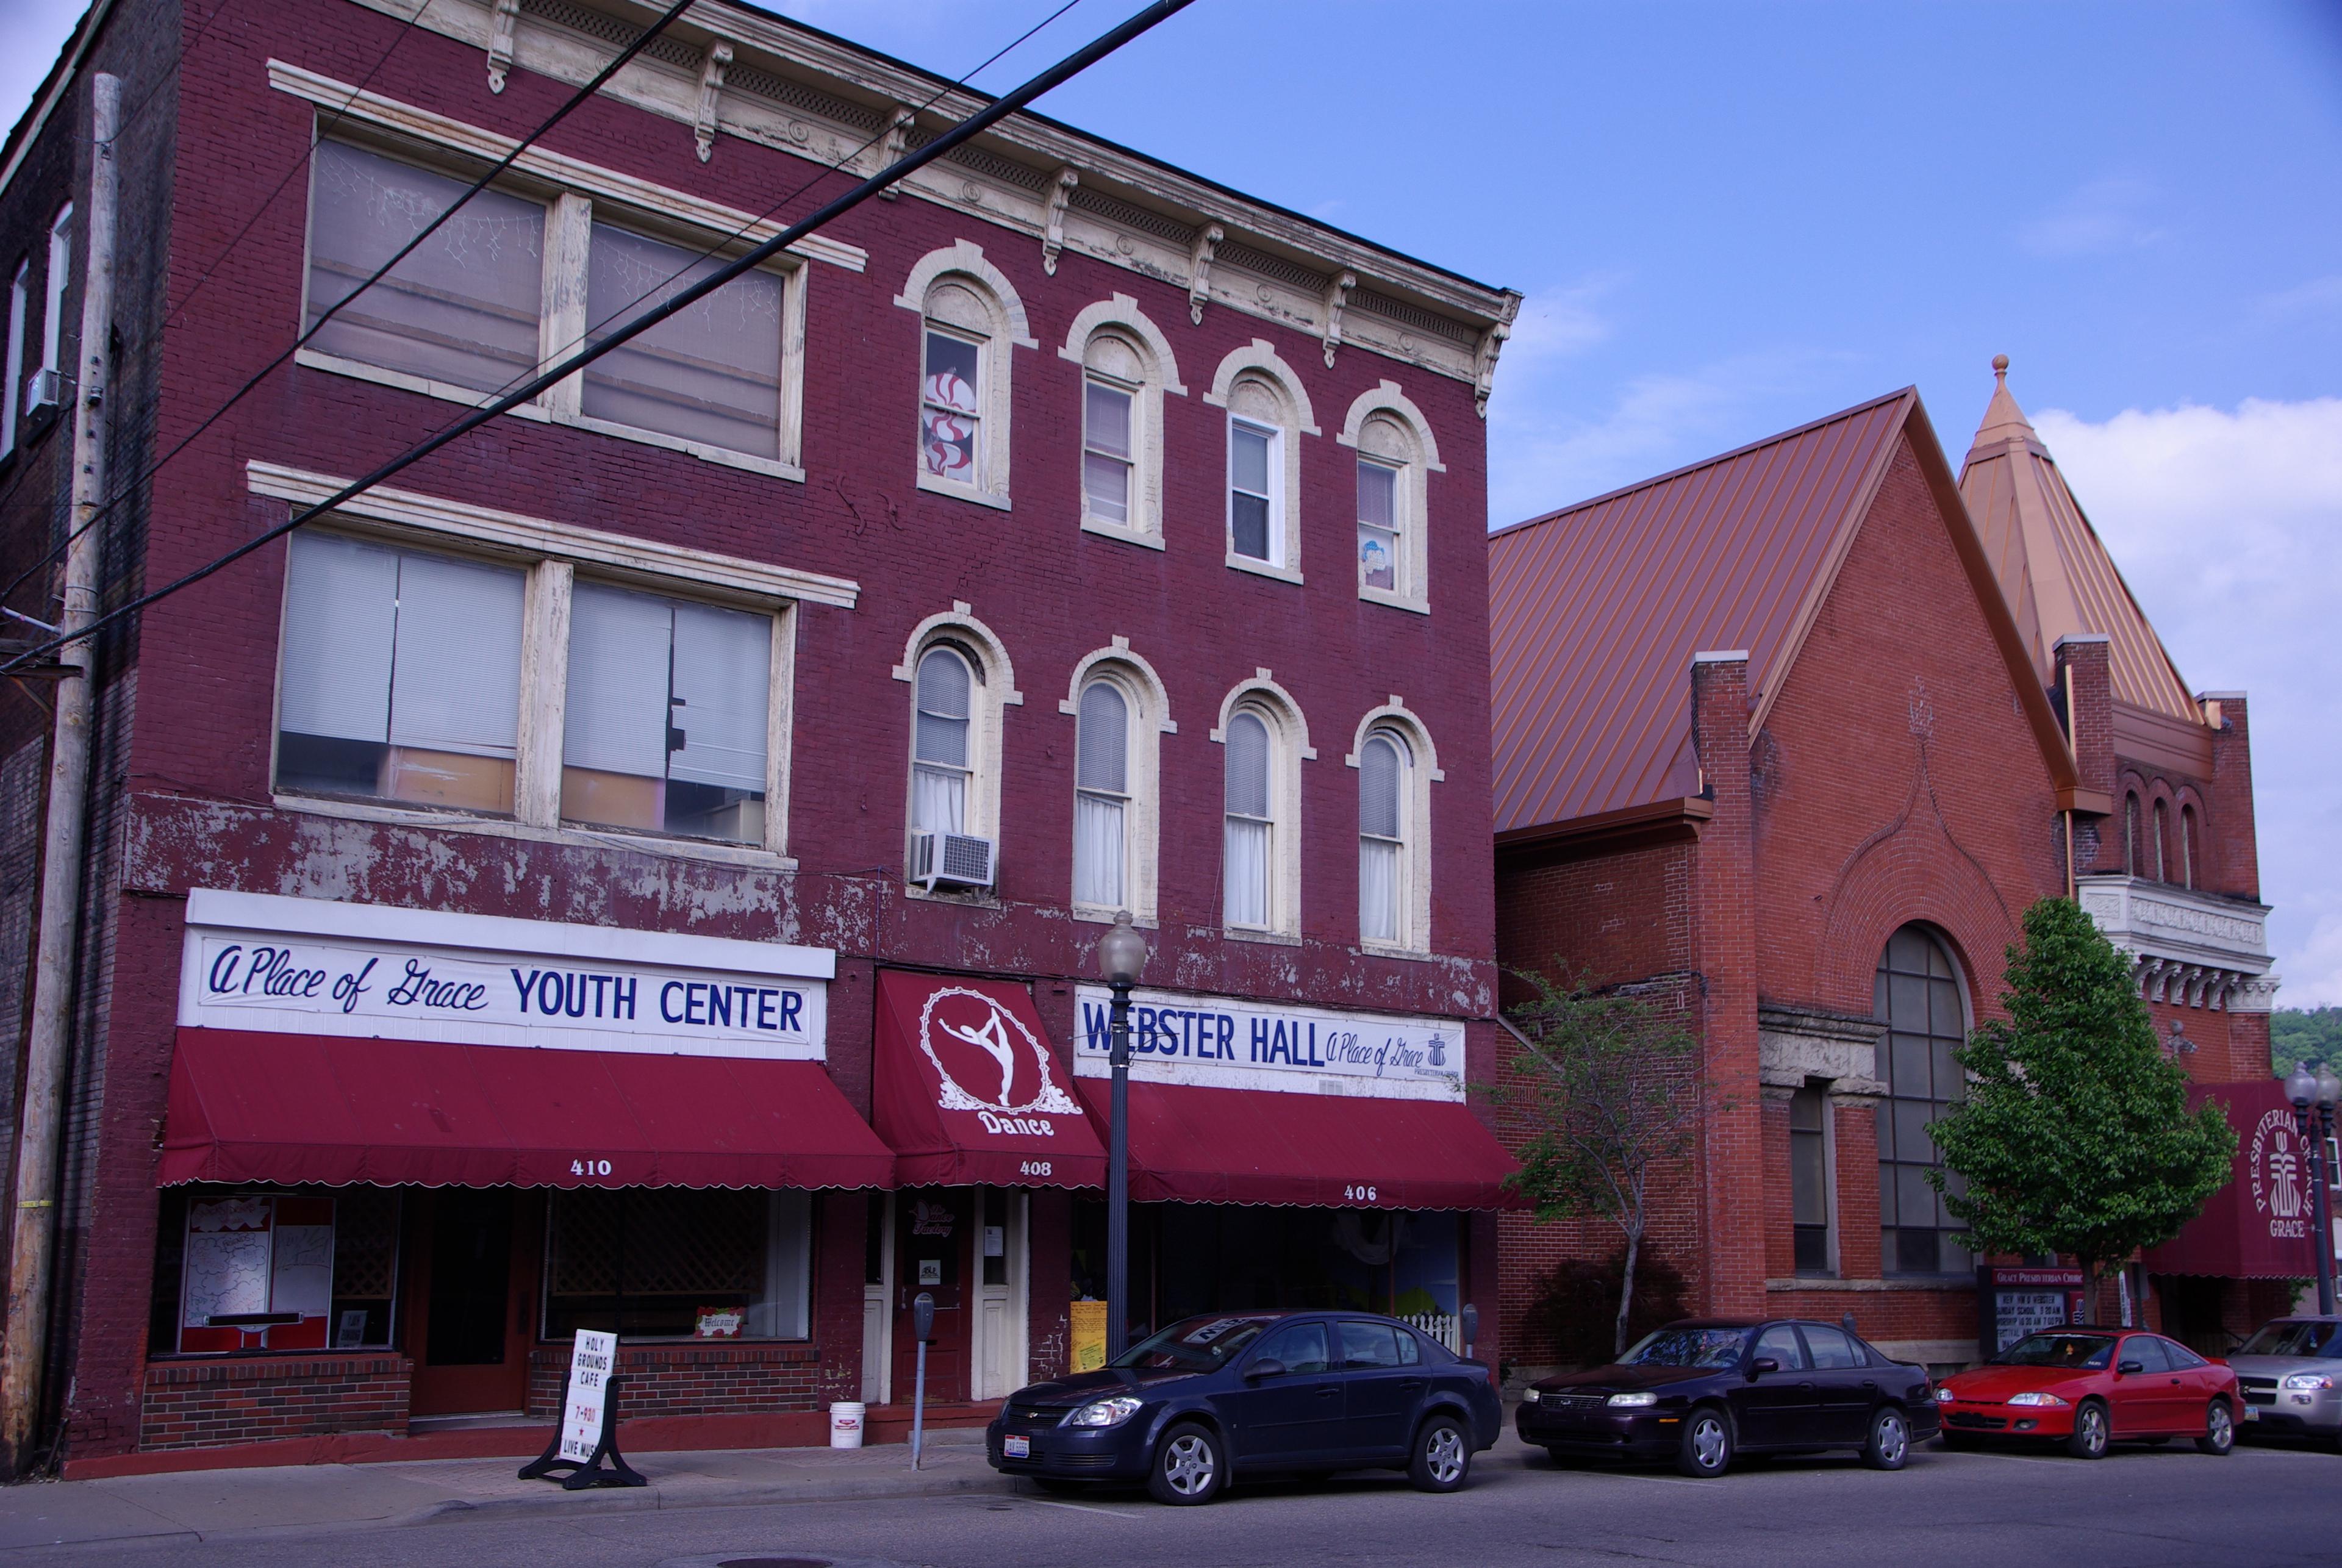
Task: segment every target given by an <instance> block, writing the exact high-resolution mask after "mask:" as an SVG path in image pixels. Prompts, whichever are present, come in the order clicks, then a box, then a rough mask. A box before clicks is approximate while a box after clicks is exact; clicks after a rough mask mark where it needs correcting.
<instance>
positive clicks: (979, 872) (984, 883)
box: [911, 831, 999, 893]
mask: <svg viewBox="0 0 2342 1568" xmlns="http://www.w3.org/2000/svg"><path fill="white" fill-rule="evenodd" d="M998 854H999V846H998V845H997V844H994V843H993V842H992V841H991V840H990V839H988V838H976V837H973V836H971V835H969V834H964V833H936V832H933V831H923V832H919V833H915V834H912V835H911V880H912V881H913V882H916V883H924V884H926V889H927V891H928V892H929V893H933V892H934V891H935V890H936V888H938V887H990V886H991V885H992V879H993V876H994V874H995V873H996V870H997V867H996V864H995V863H996V860H997V858H998Z"/></svg>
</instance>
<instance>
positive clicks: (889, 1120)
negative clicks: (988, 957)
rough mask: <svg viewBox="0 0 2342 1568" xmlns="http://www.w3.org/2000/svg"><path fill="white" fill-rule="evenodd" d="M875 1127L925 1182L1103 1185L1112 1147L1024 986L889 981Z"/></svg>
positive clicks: (912, 1177)
mask: <svg viewBox="0 0 2342 1568" xmlns="http://www.w3.org/2000/svg"><path fill="white" fill-rule="evenodd" d="M876 1074H877V1080H878V1082H877V1089H876V1094H874V1096H873V1108H874V1111H875V1113H876V1114H874V1115H873V1116H872V1118H871V1120H872V1122H873V1124H875V1125H876V1128H877V1131H878V1136H879V1137H880V1138H881V1139H883V1140H885V1142H886V1146H887V1147H888V1148H890V1149H892V1150H894V1151H895V1156H896V1159H895V1168H896V1177H897V1179H898V1180H900V1181H901V1183H902V1184H903V1185H905V1186H906V1187H915V1186H926V1185H936V1186H968V1185H976V1184H983V1185H988V1186H996V1187H1103V1186H1104V1185H1106V1150H1105V1149H1104V1148H1102V1147H1101V1146H1100V1145H1099V1144H1098V1135H1097V1134H1096V1132H1095V1131H1093V1130H1092V1129H1091V1127H1090V1124H1089V1118H1088V1117H1086V1116H1085V1115H1084V1114H1082V1107H1081V1103H1080V1102H1079V1101H1077V1100H1076V1099H1075V1098H1074V1097H1073V1095H1072V1094H1069V1093H1067V1087H1068V1084H1067V1079H1068V1070H1067V1068H1066V1064H1064V1063H1062V1062H1060V1061H1059V1060H1058V1059H1057V1057H1056V1054H1055V1053H1054V1052H1052V1051H1051V1050H1050V1049H1049V1036H1048V1034H1047V1032H1046V1030H1045V1029H1044V1028H1043V1027H1042V1024H1041V1019H1040V1015H1039V1014H1036V1012H1035V1011H1034V1010H1033V998H1032V996H1031V995H1030V994H1028V993H1027V992H1026V989H1025V987H1023V986H1021V985H1011V984H1004V983H1003V982H1000V981H997V980H975V979H970V978H968V977H966V976H964V975H957V974H910V973H907V972H906V971H902V970H886V971H883V972H881V973H880V974H879V976H878V1038H877V1063H876Z"/></svg>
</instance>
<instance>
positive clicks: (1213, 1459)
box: [1146, 1421, 1228, 1507]
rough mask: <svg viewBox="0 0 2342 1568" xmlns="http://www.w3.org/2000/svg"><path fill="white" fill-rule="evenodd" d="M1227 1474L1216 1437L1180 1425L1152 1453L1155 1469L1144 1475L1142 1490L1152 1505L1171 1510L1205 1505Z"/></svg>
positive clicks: (1208, 1431)
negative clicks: (1152, 1500)
mask: <svg viewBox="0 0 2342 1568" xmlns="http://www.w3.org/2000/svg"><path fill="white" fill-rule="evenodd" d="M1227 1473H1228V1467H1227V1462H1226V1459H1224V1458H1223V1457H1222V1456H1221V1453H1220V1439H1219V1434H1218V1433H1215V1432H1214V1431H1212V1430H1211V1428H1209V1427H1206V1426H1198V1425H1196V1423H1194V1422H1192V1421H1191V1422H1184V1423H1181V1424H1179V1425H1177V1426H1175V1427H1173V1428H1172V1429H1171V1430H1170V1431H1168V1432H1166V1433H1164V1434H1163V1441H1162V1443H1160V1444H1159V1445H1158V1446H1157V1447H1156V1450H1155V1466H1154V1468H1153V1469H1151V1470H1149V1471H1148V1472H1147V1473H1146V1490H1147V1491H1148V1492H1149V1493H1153V1494H1154V1497H1155V1501H1156V1502H1157V1503H1170V1504H1172V1505H1173V1506H1175V1507H1186V1506H1189V1505H1191V1504H1194V1503H1209V1502H1210V1501H1211V1500H1212V1499H1213V1498H1215V1497H1217V1496H1218V1495H1219V1494H1220V1488H1221V1487H1222V1486H1223V1485H1225V1484H1226V1482H1227Z"/></svg>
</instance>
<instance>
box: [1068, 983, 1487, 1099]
mask: <svg viewBox="0 0 2342 1568" xmlns="http://www.w3.org/2000/svg"><path fill="white" fill-rule="evenodd" d="M1112 1001H1113V993H1112V992H1110V991H1108V990H1107V989H1106V987H1105V986H1103V985H1085V986H1082V987H1080V988H1079V994H1078V996H1077V999H1076V1002H1077V1010H1078V1014H1079V1016H1078V1017H1077V1019H1076V1024H1075V1042H1074V1044H1075V1054H1074V1071H1075V1072H1076V1074H1079V1075H1080V1076H1082V1077H1085V1078H1102V1077H1104V1076H1106V1072H1107V1064H1106V1054H1107V1050H1108V1047H1109V1044H1110V1040H1109V1027H1108V1017H1107V1012H1108V1007H1109V1004H1111V1002H1112ZM1130 1002H1131V1006H1130V1070H1131V1075H1132V1076H1133V1077H1134V1078H1141V1079H1148V1080H1152V1081H1154V1082H1156V1083H1166V1084H1197V1085H1200V1086H1203V1087H1206V1088H1224V1089H1267V1090H1272V1091H1281V1092H1284V1093H1287V1094H1364V1095H1368V1096H1372V1097H1376V1098H1381V1099H1391V1100H1461V1099H1463V1098H1464V1094H1465V1091H1464V1026H1463V1025H1462V1024H1456V1023H1451V1022H1448V1021H1446V1020H1442V1019H1436V1018H1404V1017H1394V1016H1392V1015H1391V1014H1386V1013H1335V1012H1329V1011H1327V1010H1326V1009H1324V1008H1318V1007H1302V1006H1296V1005H1287V1004H1282V1003H1276V1002H1256V1001H1249V1000H1239V999H1238V998H1236V997H1231V996H1186V995H1182V994H1178V993H1176V992H1170V991H1134V992H1132V993H1131V996H1130Z"/></svg>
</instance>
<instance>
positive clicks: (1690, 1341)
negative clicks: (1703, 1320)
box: [1618, 1328, 1748, 1367]
mask: <svg viewBox="0 0 2342 1568" xmlns="http://www.w3.org/2000/svg"><path fill="white" fill-rule="evenodd" d="M1747 1338H1748V1331H1747V1330H1746V1329H1745V1328H1663V1329H1659V1330H1657V1331H1656V1333H1649V1334H1646V1335H1645V1336H1644V1337H1643V1342H1642V1343H1640V1344H1638V1345H1636V1347H1635V1348H1634V1349H1632V1350H1630V1351H1628V1352H1627V1353H1626V1354H1625V1355H1622V1356H1620V1357H1619V1358H1618V1364H1619V1365H1621V1366H1706V1367H1734V1366H1738V1365H1739V1364H1740V1347H1741V1345H1742V1344H1743V1343H1746V1341H1747Z"/></svg>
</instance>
